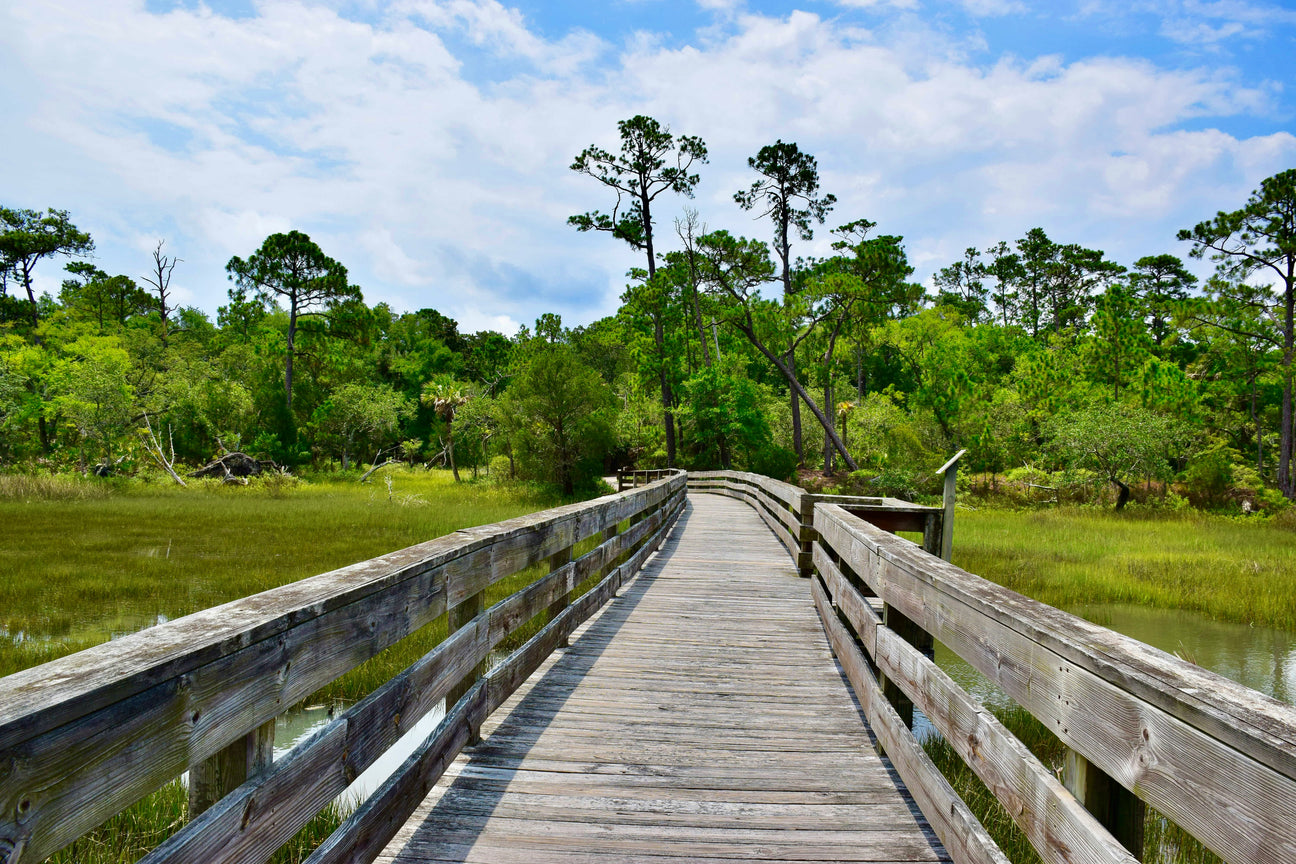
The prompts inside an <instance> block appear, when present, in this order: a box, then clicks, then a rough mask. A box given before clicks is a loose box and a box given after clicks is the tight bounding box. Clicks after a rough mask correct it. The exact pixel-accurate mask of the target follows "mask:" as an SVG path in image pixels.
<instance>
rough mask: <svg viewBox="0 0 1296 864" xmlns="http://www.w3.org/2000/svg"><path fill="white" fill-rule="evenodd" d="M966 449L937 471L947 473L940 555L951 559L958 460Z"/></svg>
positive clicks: (945, 558)
mask: <svg viewBox="0 0 1296 864" xmlns="http://www.w3.org/2000/svg"><path fill="white" fill-rule="evenodd" d="M966 452H967V451H966V450H960V451H959V452H957V453H955V454H954V456H953V458H951V459H950V460H949V461H948V462H946V463H945V464H944V465H942V466H941V468H940V470H939V471H937V472H936V473H938V474H944V475H945V494H944V498H943V501H942V503H943V504H944V505H945V506H944V515H943V516H942V517H941V536H940V557H941V558H942V559H944V560H946V561H948V560H950V554H951V553H952V552H953V550H954V491H955V488H956V487H957V485H958V461H959V460H960V459H962V458H963V454H964V453H966Z"/></svg>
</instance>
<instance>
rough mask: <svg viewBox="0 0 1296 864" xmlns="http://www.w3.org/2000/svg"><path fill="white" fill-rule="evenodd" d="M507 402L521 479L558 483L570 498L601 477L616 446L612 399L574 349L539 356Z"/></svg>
mask: <svg viewBox="0 0 1296 864" xmlns="http://www.w3.org/2000/svg"><path fill="white" fill-rule="evenodd" d="M506 400H507V405H508V407H507V409H506V410H507V413H508V416H509V417H510V423H511V430H510V431H511V433H512V435H511V437H512V439H513V447H514V450H515V452H516V453H517V455H518V457H519V459H520V463H521V468H522V473H523V476H526V477H530V478H533V479H542V480H547V481H549V482H552V483H555V484H557V485H558V486H559V487H560V488H561V489H562V493H563V495H567V496H570V495H573V494H574V493H575V491H576V488H577V486H580V485H585V484H591V483H593V482H594V481H595V480H596V479H597V478H598V477H599V476H600V475H601V473H602V467H603V459H604V457H605V456H606V455H607V453H608V451H609V450H610V449H611V446H612V440H613V437H612V422H611V407H612V393H611V390H610V389H609V388H608V386H607V384H605V383H604V382H603V380H602V379H601V378H600V377H599V375H598V373H597V372H595V371H594V370H592V369H590V368H589V367H588V366H585V365H584V364H582V363H581V362H580V360H579V358H577V356H576V353H575V351H573V350H572V348H571V347H570V346H568V345H565V344H562V343H559V344H553V345H546V346H543V347H541V348H539V349H537V350H535V351H534V352H533V353H532V354H531V356H530V357H529V358H528V359H527V361H526V365H525V366H524V367H523V368H522V369H521V370H519V372H518V373H517V375H516V377H515V378H514V380H513V384H512V385H511V386H510V387H509V390H508V392H507V394H506Z"/></svg>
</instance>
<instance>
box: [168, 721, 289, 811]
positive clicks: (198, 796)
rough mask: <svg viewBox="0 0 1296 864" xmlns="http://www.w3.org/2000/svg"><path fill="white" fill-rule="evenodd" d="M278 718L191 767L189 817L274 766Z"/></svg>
mask: <svg viewBox="0 0 1296 864" xmlns="http://www.w3.org/2000/svg"><path fill="white" fill-rule="evenodd" d="M274 733H275V721H274V720H267V721H266V722H265V723H262V724H261V725H260V726H258V727H257V728H255V729H253V730H252V731H251V732H249V733H248V734H246V735H244V736H243V737H242V738H240V739H238V740H237V741H235V742H234V743H232V744H230V745H229V746H228V747H226V748H225V749H224V750H221V751H220V752H219V753H217V754H216V755H214V756H211V757H209V758H207V759H204V760H203V761H202V762H199V763H198V764H197V765H191V766H190V767H189V818H190V819H193V818H194V817H195V816H197V815H198V814H200V813H202V812H203V811H204V810H206V809H207V808H208V807H210V806H212V805H213V804H215V803H216V802H217V801H219V800H220V799H222V798H224V797H225V796H226V795H228V794H229V793H231V792H233V791H234V790H235V789H237V788H238V787H239V786H242V785H243V784H244V783H245V782H247V781H248V779H250V778H252V777H255V776H256V775H258V774H260V773H261V772H262V771H264V770H266V769H267V768H269V767H270V763H271V762H272V761H273V760H274Z"/></svg>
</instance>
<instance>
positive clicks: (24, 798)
mask: <svg viewBox="0 0 1296 864" xmlns="http://www.w3.org/2000/svg"><path fill="white" fill-rule="evenodd" d="M684 489H685V478H684V475H683V473H682V472H669V476H663V477H662V478H661V479H659V480H657V482H655V483H652V484H651V485H648V486H646V487H644V488H639V489H635V490H633V491H630V492H624V493H621V494H617V495H610V496H607V497H605V498H600V499H597V500H595V501H590V502H586V503H582V504H573V505H570V506H566V507H559V508H556V509H553V510H546V511H544V512H542V513H535V514H532V515H530V516H525V517H522V518H519V519H513V520H509V521H506V522H500V523H497V524H494V525H483V526H481V527H477V528H469V529H466V530H463V531H457V532H455V533H453V534H450V535H447V536H445V537H441V538H438V539H436V540H431V541H429V542H426V543H422V544H420V545H417V546H411V547H410V548H408V549H404V550H401V551H399V552H394V553H391V554H389V555H384V556H381V557H379V558H374V559H372V560H369V561H364V562H362V563H360V564H355V565H352V566H350V567H344V568H342V569H340V570H335V571H333V572H331V573H325V574H322V575H320V576H315V577H313V578H310V579H304V580H302V581H300V582H295V583H292V584H290V585H285V586H283V587H281V588H276V589H274V590H272V591H267V592H265V593H262V594H257V595H255V596H252V597H245V598H243V599H241V600H236V601H234V602H232V603H227V604H225V605H223V606H219V607H216V608H213V609H208V610H206V611H203V612H198V613H196V614H194V615H190V616H187V617H185V618H180V619H177V620H175V621H171V622H169V623H167V624H163V625H161V626H159V627H154V628H150V629H149V630H147V631H143V632H141V633H137V634H134V635H132V636H128V637H126V638H124V639H119V640H116V641H113V642H110V643H107V644H104V645H99V646H97V647H95V648H91V649H89V650H86V651H82V652H80V653H78V654H73V655H71V656H68V657H64V658H62V659H60V660H55V661H54V662H52V663H47V664H45V665H43V666H38V667H35V668H33V669H28V670H25V671H23V672H19V673H17V674H15V675H11V676H9V677H7V678H3V679H0V862H5V864H17V862H35V861H40V860H42V859H44V858H45V857H46V856H48V855H50V854H52V853H54V852H56V851H58V850H59V849H62V848H63V847H64V846H66V845H67V844H69V843H71V842H72V841H74V840H76V839H77V838H78V837H80V836H81V835H82V834H84V833H86V832H87V831H90V830H91V829H93V828H95V827H96V826H98V825H100V824H101V823H102V822H104V821H105V820H106V819H108V818H109V817H111V816H113V815H115V814H116V813H119V812H120V811H122V810H123V809H125V808H126V807H128V806H130V805H131V804H132V803H134V802H135V801H137V800H139V799H140V798H142V797H143V796H145V795H147V794H149V793H150V792H152V791H154V790H155V789H158V788H159V787H161V786H162V785H164V784H165V783H167V782H169V781H171V780H173V779H175V778H176V777H177V776H178V775H180V774H181V772H183V771H185V770H186V769H188V770H189V772H190V795H191V800H192V801H193V802H194V807H193V810H194V811H195V812H196V811H197V810H199V809H202V810H203V812H202V813H201V815H198V816H197V818H195V819H193V820H192V821H191V822H189V824H187V825H185V826H184V827H183V828H181V829H180V830H179V831H177V832H176V833H175V834H174V835H173V836H171V837H170V838H169V839H168V840H166V841H165V842H164V843H163V844H162V845H161V846H159V847H158V848H157V849H156V850H154V851H153V852H152V853H151V854H150V855H148V856H147V857H146V858H145V859H144V860H145V861H147V862H150V864H153V862H163V861H165V862H181V861H185V862H189V861H215V860H220V861H246V862H253V861H256V862H262V861H265V860H267V859H268V858H269V857H270V855H271V854H273V852H274V851H275V850H276V849H278V848H279V847H280V846H282V845H283V844H284V843H285V842H287V841H288V840H289V839H291V838H292V837H293V835H294V834H296V833H297V831H298V830H299V829H300V828H301V827H302V826H304V825H305V824H306V823H307V822H308V821H309V820H310V819H311V818H312V817H313V816H314V815H315V814H316V813H318V812H319V811H320V810H321V809H322V808H324V807H325V806H326V805H328V804H329V802H331V801H332V800H334V799H335V798H336V797H337V796H338V795H340V794H341V793H342V792H344V791H345V790H346V788H347V786H348V785H349V784H350V783H351V781H352V780H354V779H355V778H356V777H357V776H358V775H359V774H360V773H361V772H362V771H364V770H365V768H367V767H368V766H370V765H372V764H373V763H374V762H375V761H376V760H377V758H378V757H379V756H380V755H381V754H382V753H383V752H384V751H386V750H387V749H388V748H389V747H390V746H391V745H392V744H393V743H394V742H395V741H396V740H397V739H398V738H400V737H401V736H402V735H403V734H405V733H406V732H408V731H409V730H410V729H412V728H413V727H414V725H415V724H416V723H417V722H418V720H419V719H420V718H422V717H423V716H425V715H426V714H427V713H428V712H429V711H431V710H433V709H434V708H435V707H437V706H438V705H440V704H441V702H442V700H443V699H444V700H445V701H446V702H447V703H448V706H447V709H446V714H445V719H444V720H442V721H441V723H440V724H439V725H438V726H437V727H436V729H435V730H434V731H433V732H432V733H431V734H430V735H429V736H428V737H427V739H426V740H424V741H423V742H422V743H421V744H420V745H419V747H418V749H417V750H416V751H415V752H414V754H413V755H412V756H410V757H409V758H408V759H407V760H406V761H405V762H404V763H403V764H402V765H401V766H400V768H398V769H397V770H396V772H395V773H394V774H392V775H391V776H390V777H389V778H388V779H387V780H386V782H385V783H383V784H382V785H381V786H380V787H379V788H378V789H376V790H375V791H374V792H373V793H372V794H370V795H369V796H368V798H367V799H366V800H365V801H364V803H363V804H362V805H361V806H360V807H359V808H358V809H357V810H356V811H355V812H354V813H353V814H352V815H351V816H350V817H349V818H348V819H347V820H346V821H345V822H344V823H343V824H342V826H341V827H340V828H339V829H338V830H337V831H336V832H335V833H334V834H333V835H332V836H331V837H329V838H328V840H326V841H325V842H324V844H323V845H322V846H320V847H319V848H318V849H317V850H316V851H315V853H314V854H313V855H311V857H310V859H309V861H310V862H312V864H316V862H333V861H370V860H372V859H373V857H374V856H375V855H377V854H378V853H379V852H380V851H381V850H382V848H383V846H384V845H386V843H387V842H388V840H390V838H391V837H392V836H393V835H394V834H395V832H396V831H397V830H398V829H399V828H400V826H401V825H402V824H403V823H404V822H405V819H406V818H407V817H408V815H409V814H410V813H411V812H412V811H413V810H414V808H415V806H416V805H417V804H418V803H419V802H420V801H421V800H422V799H423V797H424V796H425V795H426V793H427V791H428V789H429V788H430V786H431V784H432V783H434V782H435V781H436V779H437V777H439V776H440V775H441V773H442V772H443V771H444V770H445V768H446V767H447V765H448V764H449V763H450V761H451V760H452V759H453V758H454V756H455V754H456V753H458V752H459V750H460V749H461V748H462V747H463V746H464V744H465V743H466V742H468V741H470V740H472V739H473V738H474V737H475V736H476V735H477V730H478V729H480V727H481V723H482V721H483V720H484V718H485V717H487V716H488V715H489V714H490V713H491V712H492V711H494V710H495V709H496V708H498V707H499V706H500V705H501V704H502V703H503V702H504V701H505V700H506V699H507V698H508V697H509V695H510V694H511V693H513V691H514V690H515V689H516V688H517V687H518V685H519V684H521V683H522V682H523V681H525V680H526V678H527V677H528V676H529V675H530V674H531V672H532V671H534V670H535V669H536V668H537V667H538V666H539V665H540V663H541V662H542V661H543V660H544V658H545V657H546V656H548V655H549V654H550V653H551V652H552V651H553V649H554V648H555V647H557V646H559V645H561V644H564V642H565V640H566V639H567V637H568V636H569V635H570V634H571V632H572V630H573V629H574V628H575V627H576V626H577V625H578V624H579V623H580V622H581V621H583V620H584V619H585V618H587V617H588V616H589V615H590V614H591V613H592V612H593V611H595V610H596V609H598V608H599V607H600V606H601V605H602V604H603V603H604V602H605V601H606V600H607V599H608V598H609V597H611V596H613V595H614V594H615V592H616V590H617V588H618V587H619V586H620V584H621V583H622V582H623V581H624V580H625V579H626V578H627V577H629V576H631V575H632V574H634V573H635V572H636V571H637V570H638V569H639V568H640V567H641V566H642V564H643V562H644V560H645V559H646V558H647V556H648V555H649V554H650V553H651V552H652V551H653V550H654V549H656V548H657V546H658V545H660V543H661V541H662V539H663V538H664V536H665V534H666V532H667V531H668V530H669V528H670V526H671V524H672V523H673V522H674V520H675V519H676V517H677V516H678V515H679V513H680V510H681V508H682V507H683V504H684ZM627 520H628V521H629V523H630V524H629V526H628V527H626V528H624V530H619V529H620V527H621V526H622V525H623V523H625V522H626V521H627ZM588 538H596V539H598V540H599V543H598V545H597V546H595V547H594V548H593V549H592V550H591V551H589V552H586V553H585V554H584V555H581V556H580V557H579V558H577V559H576V560H572V550H573V547H574V546H575V545H576V544H577V543H579V542H580V541H582V540H586V539H588ZM542 562H548V564H549V569H550V572H549V574H548V575H546V576H542V577H541V578H539V579H538V580H536V581H534V582H532V583H531V584H530V585H528V586H526V587H525V588H523V589H522V590H520V591H518V592H516V593H514V594H512V595H511V596H509V597H507V598H506V599H504V600H501V601H500V602H498V603H496V604H495V605H493V606H491V607H490V608H486V607H485V591H486V589H487V588H488V587H490V586H491V585H492V584H494V583H496V582H498V581H500V580H501V579H503V578H505V577H507V576H509V575H511V574H514V573H517V572H518V571H520V570H523V569H525V568H527V567H530V566H532V565H535V564H539V563H542ZM596 577H601V578H600V580H599V581H598V582H597V584H596V585H594V587H592V588H590V590H589V591H588V592H586V593H584V594H582V595H581V596H579V597H578V598H573V597H572V596H571V595H572V593H573V592H574V590H575V589H576V588H577V587H578V586H581V585H583V584H584V583H586V582H587V581H590V580H592V579H594V578H596ZM545 612H548V613H549V614H550V616H551V617H550V620H549V622H548V623H547V624H546V625H545V626H544V627H543V628H542V629H540V631H539V632H538V633H537V634H536V635H535V636H533V637H532V638H531V639H529V640H528V641H527V642H526V643H525V644H523V645H522V646H521V647H520V648H518V649H517V650H515V651H513V652H512V653H511V654H509V655H508V656H507V657H506V658H504V659H503V661H502V662H500V663H499V664H498V665H497V666H496V667H495V668H494V669H491V670H490V671H489V672H487V671H486V668H485V664H486V660H487V656H488V654H489V652H490V651H491V649H492V648H493V647H495V646H496V645H498V644H500V642H501V641H503V640H504V639H505V638H506V637H507V636H508V635H509V634H511V633H514V632H515V631H517V630H518V628H519V627H521V626H522V625H524V624H526V623H527V622H529V621H531V620H532V619H535V618H536V616H537V615H540V614H541V613H545ZM443 614H447V615H448V618H447V621H448V629H449V631H450V635H449V636H448V638H446V639H445V640H444V641H443V642H441V643H440V644H439V645H437V647H436V648H434V649H433V650H432V651H430V652H429V653H428V654H426V655H425V656H424V657H423V658H422V659H420V660H418V661H417V662H416V663H414V664H413V665H412V666H410V667H409V668H408V669H406V670H405V671H404V672H402V673H400V674H399V675H397V676H396V677H395V678H392V679H391V680H389V681H388V682H386V683H385V684H383V685H382V686H380V687H379V688H378V689H377V690H375V691H374V692H373V693H371V694H370V695H369V696H368V697H366V698H365V699H363V700H361V701H360V702H358V703H356V704H355V705H353V706H351V707H350V708H349V709H348V710H347V711H346V712H345V713H343V714H341V715H340V716H338V717H337V718H336V719H334V720H333V721H332V722H330V723H329V724H328V725H327V726H325V727H324V728H323V729H321V730H319V731H318V732H316V733H315V734H314V735H312V736H311V737H310V738H309V739H307V740H306V741H304V742H303V743H301V744H299V745H298V746H296V747H295V748H294V749H293V750H292V751H291V752H289V753H288V754H287V755H286V756H285V757H283V758H282V759H280V760H278V761H271V752H272V751H271V747H272V745H273V735H274V718H275V717H276V716H277V715H279V714H282V713H284V711H286V710H287V709H288V708H289V707H290V706H292V705H294V704H296V703H298V702H300V701H301V700H302V699H305V698H306V697H308V696H309V695H310V694H311V693H313V692H315V691H316V690H318V689H319V688H320V687H323V686H324V685H326V684H328V683H329V682H331V681H333V680H335V679H337V678H338V677H340V676H341V675H343V674H345V673H346V672H348V671H349V670H351V669H353V668H354V667H356V666H358V665H359V664H360V663H363V662H364V661H365V660H367V659H369V658H370V657H372V656H374V655H375V654H377V653H378V652H380V651H382V650H383V649H385V648H387V647H389V646H391V645H393V644H394V643H396V642H397V641H398V640H400V639H401V638H403V637H405V636H407V635H409V634H411V633H413V632H414V631H416V630H418V629H419V628H420V627H423V626H424V625H426V624H428V623H430V622H432V621H434V620H436V619H437V618H438V617H440V616H441V615H443ZM447 697H448V698H447ZM203 808H205V809H203Z"/></svg>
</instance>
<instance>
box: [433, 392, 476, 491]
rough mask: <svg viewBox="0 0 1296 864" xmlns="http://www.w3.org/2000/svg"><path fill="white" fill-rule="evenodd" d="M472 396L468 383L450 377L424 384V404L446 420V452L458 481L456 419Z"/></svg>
mask: <svg viewBox="0 0 1296 864" xmlns="http://www.w3.org/2000/svg"><path fill="white" fill-rule="evenodd" d="M472 397H473V394H472V392H471V390H470V389H469V386H468V385H467V384H465V383H463V382H462V381H455V380H454V379H453V378H449V377H440V378H434V379H433V380H431V381H429V382H427V383H426V384H424V385H423V396H422V401H423V404H424V405H430V406H432V410H433V411H435V412H436V415H437V416H438V417H440V418H441V419H442V420H444V421H445V424H446V445H445V453H446V456H447V457H448V458H449V460H450V470H451V471H452V472H454V479H455V482H456V483H458V482H459V466H457V465H456V464H455V456H454V420H455V415H456V414H458V413H459V409H460V408H461V407H462V406H463V405H465V404H466V403H467V402H468V400H470V399H472Z"/></svg>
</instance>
